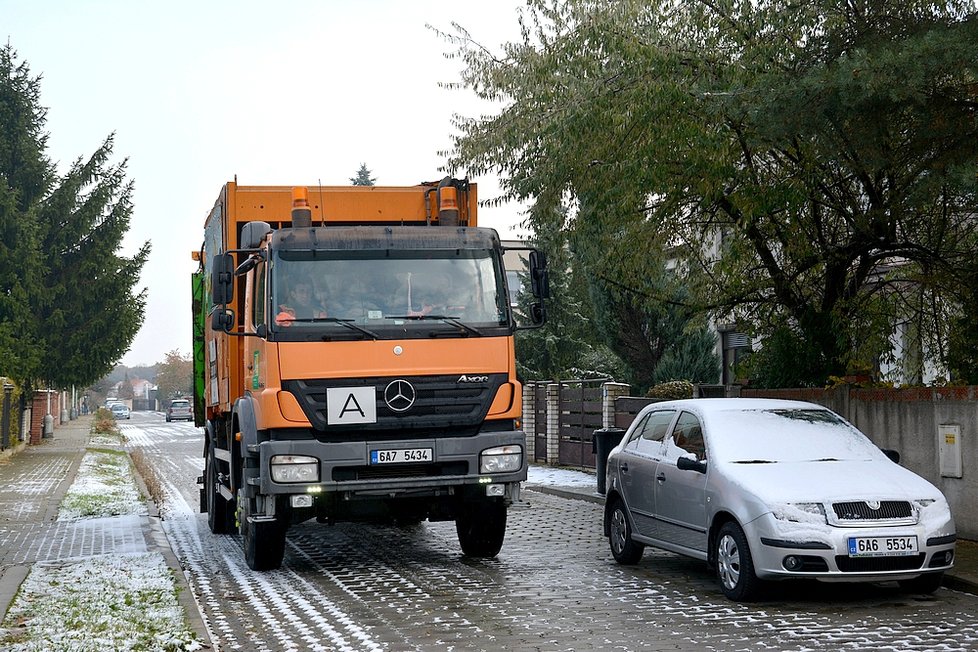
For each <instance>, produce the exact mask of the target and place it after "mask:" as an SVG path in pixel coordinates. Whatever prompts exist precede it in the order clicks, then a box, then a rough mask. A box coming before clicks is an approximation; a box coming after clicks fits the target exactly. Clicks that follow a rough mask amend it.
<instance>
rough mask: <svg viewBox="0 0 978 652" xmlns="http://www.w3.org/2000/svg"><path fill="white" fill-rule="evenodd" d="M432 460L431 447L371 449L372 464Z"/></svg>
mask: <svg viewBox="0 0 978 652" xmlns="http://www.w3.org/2000/svg"><path fill="white" fill-rule="evenodd" d="M430 461H431V449H430V448H393V449H390V450H376V451H370V463H371V464H411V463H418V462H430Z"/></svg>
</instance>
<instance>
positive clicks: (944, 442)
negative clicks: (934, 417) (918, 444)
mask: <svg viewBox="0 0 978 652" xmlns="http://www.w3.org/2000/svg"><path fill="white" fill-rule="evenodd" d="M937 447H938V450H939V451H940V454H941V476H942V477H945V478H960V477H961V426H959V425H957V424H953V423H942V424H941V425H939V426H937Z"/></svg>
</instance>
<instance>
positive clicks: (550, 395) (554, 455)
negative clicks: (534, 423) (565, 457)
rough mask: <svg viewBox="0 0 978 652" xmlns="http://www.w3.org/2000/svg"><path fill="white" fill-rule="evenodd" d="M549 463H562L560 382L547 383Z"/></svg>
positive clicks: (551, 464) (552, 464)
mask: <svg viewBox="0 0 978 652" xmlns="http://www.w3.org/2000/svg"><path fill="white" fill-rule="evenodd" d="M547 464H549V465H550V466H557V465H558V464H560V383H548V384H547Z"/></svg>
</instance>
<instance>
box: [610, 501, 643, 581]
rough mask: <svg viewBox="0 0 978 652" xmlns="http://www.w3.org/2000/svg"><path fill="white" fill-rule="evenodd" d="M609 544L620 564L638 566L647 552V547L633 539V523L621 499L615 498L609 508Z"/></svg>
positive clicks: (612, 554)
mask: <svg viewBox="0 0 978 652" xmlns="http://www.w3.org/2000/svg"><path fill="white" fill-rule="evenodd" d="M608 543H609V544H610V545H611V556H612V557H614V558H615V561H616V562H618V563H619V564H625V565H629V566H630V565H632V564H637V563H638V562H639V560H640V559H641V558H642V554H643V553H644V552H645V545H644V544H641V543H637V542H636V541H635V540H634V539H632V523H631V521H629V520H628V510H627V508H626V507H625V503H624V502H623V501H622V500H621V498H615V499H614V501H613V502H612V503H611V506H610V507H609V508H608Z"/></svg>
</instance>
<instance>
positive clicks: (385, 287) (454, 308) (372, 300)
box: [269, 249, 509, 337]
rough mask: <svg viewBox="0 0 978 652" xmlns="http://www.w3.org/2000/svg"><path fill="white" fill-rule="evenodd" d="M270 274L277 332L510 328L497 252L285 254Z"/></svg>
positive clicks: (427, 332) (381, 333)
mask: <svg viewBox="0 0 978 652" xmlns="http://www.w3.org/2000/svg"><path fill="white" fill-rule="evenodd" d="M269 273H270V275H271V279H270V280H271V287H272V294H271V297H270V300H271V305H272V311H271V314H272V316H273V325H272V328H273V330H276V331H278V332H283V333H284V332H285V331H286V330H288V331H289V332H292V333H294V334H296V335H299V332H300V331H301V332H305V333H310V332H312V331H315V332H317V333H322V334H323V335H324V336H336V337H341V336H345V337H356V336H361V337H364V336H366V337H371V336H376V337H404V336H407V337H412V336H414V337H427V336H432V337H434V336H444V335H453V334H457V335H458V336H460V337H468V336H473V335H481V334H483V332H484V331H485V329H491V328H499V327H501V326H506V325H508V323H509V315H508V313H507V310H508V304H507V301H506V291H505V285H504V281H503V275H502V271H501V269H500V266H499V264H498V257H497V256H495V255H493V252H492V251H491V250H481V249H479V250H469V249H451V250H435V251H430V250H429V251H404V252H398V251H393V250H389V249H388V250H368V251H309V250H279V251H278V252H276V255H275V256H274V257H273V259H272V265H271V268H270V270H269ZM351 326H359V328H351Z"/></svg>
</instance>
